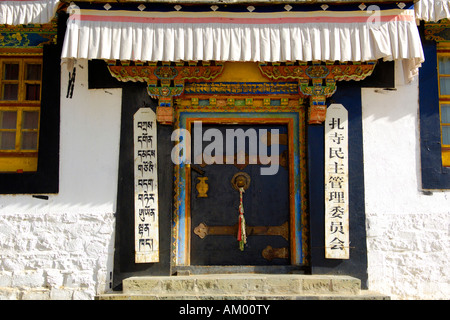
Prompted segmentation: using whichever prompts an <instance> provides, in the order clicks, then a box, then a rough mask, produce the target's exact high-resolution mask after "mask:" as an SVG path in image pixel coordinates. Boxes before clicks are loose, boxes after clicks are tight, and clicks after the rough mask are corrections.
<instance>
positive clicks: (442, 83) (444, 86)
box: [438, 51, 450, 167]
mask: <svg viewBox="0 0 450 320" xmlns="http://www.w3.org/2000/svg"><path fill="white" fill-rule="evenodd" d="M438 75H439V109H440V129H441V139H442V140H441V146H442V165H443V166H446V167H449V166H450V53H445V51H444V53H441V52H439V51H438Z"/></svg>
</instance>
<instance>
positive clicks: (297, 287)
mask: <svg viewBox="0 0 450 320" xmlns="http://www.w3.org/2000/svg"><path fill="white" fill-rule="evenodd" d="M97 299H99V300H144V299H145V300H180V299H182V300H244V299H245V300H267V299H270V300H277V299H280V300H321V299H327V300H329V299H341V300H343V299H354V300H360V299H364V300H367V299H377V300H379V299H388V297H386V296H383V295H379V294H376V293H373V292H369V291H366V290H364V291H362V290H361V281H360V280H359V279H357V278H354V277H350V276H334V275H333V276H331V275H305V274H242V273H240V274H208V275H188V276H155V277H131V278H127V279H124V280H123V291H122V292H115V293H108V294H103V295H101V296H98V297H97Z"/></svg>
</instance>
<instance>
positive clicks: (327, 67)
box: [259, 61, 376, 124]
mask: <svg viewBox="0 0 450 320" xmlns="http://www.w3.org/2000/svg"><path fill="white" fill-rule="evenodd" d="M375 65H376V61H370V62H353V63H334V62H333V63H321V62H313V63H312V65H308V64H307V63H306V62H300V63H298V62H296V63H272V64H264V63H261V64H259V69H260V70H261V73H262V74H263V75H264V76H265V77H267V78H269V79H271V80H275V81H281V80H296V81H297V82H298V87H299V92H300V94H301V95H302V96H304V97H309V104H310V106H309V110H308V122H309V123H310V124H320V123H322V122H323V121H325V117H326V110H327V106H326V99H327V98H329V97H331V96H332V95H333V94H334V93H335V92H336V89H337V87H336V81H342V80H357V81H359V80H363V79H365V78H366V77H368V76H370V75H371V74H372V72H373V69H374V68H375Z"/></svg>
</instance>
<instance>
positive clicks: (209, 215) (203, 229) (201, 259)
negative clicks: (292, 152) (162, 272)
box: [190, 125, 290, 265]
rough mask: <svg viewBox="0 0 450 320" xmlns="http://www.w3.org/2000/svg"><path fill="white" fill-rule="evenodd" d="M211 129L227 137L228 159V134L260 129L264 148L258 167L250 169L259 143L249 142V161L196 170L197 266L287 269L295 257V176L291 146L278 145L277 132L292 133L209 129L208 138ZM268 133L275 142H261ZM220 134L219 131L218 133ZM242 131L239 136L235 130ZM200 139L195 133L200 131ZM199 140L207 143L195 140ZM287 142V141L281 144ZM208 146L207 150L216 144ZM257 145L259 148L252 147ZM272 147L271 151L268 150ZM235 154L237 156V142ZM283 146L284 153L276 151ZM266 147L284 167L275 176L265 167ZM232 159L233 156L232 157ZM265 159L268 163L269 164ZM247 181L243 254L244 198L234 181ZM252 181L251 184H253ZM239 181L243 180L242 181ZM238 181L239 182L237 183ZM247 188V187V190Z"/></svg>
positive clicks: (194, 235) (194, 250) (194, 237)
mask: <svg viewBox="0 0 450 320" xmlns="http://www.w3.org/2000/svg"><path fill="white" fill-rule="evenodd" d="M209 129H216V130H219V131H220V132H221V133H222V136H223V138H224V139H225V140H224V141H223V155H227V152H226V144H227V143H230V141H226V138H227V137H228V136H227V131H226V130H227V129H229V130H236V129H242V130H243V131H244V132H246V133H248V132H249V131H247V130H255V132H256V135H257V139H258V143H257V145H258V146H257V148H256V152H257V154H256V155H254V154H253V156H256V157H254V158H252V159H257V160H256V161H257V164H250V163H249V162H250V160H249V159H250V158H251V156H252V153H254V150H252V148H251V147H250V146H253V147H254V141H253V142H252V141H251V140H250V139H249V138H247V139H246V140H245V155H246V159H247V160H246V161H245V163H244V164H242V163H241V164H239V163H237V157H236V154H235V155H234V156H235V159H234V161H233V164H226V163H225V162H226V159H224V161H223V162H224V164H209V165H206V164H205V163H203V164H197V165H192V167H191V204H190V205H191V250H190V251H191V257H190V259H191V265H286V264H290V253H289V216H290V214H289V212H290V211H289V172H288V165H287V161H288V156H287V154H288V152H287V145H286V143H282V142H281V143H279V144H277V145H274V144H273V140H275V139H273V133H274V132H275V131H273V129H276V130H278V133H279V134H281V135H284V136H286V135H287V128H286V127H285V126H279V125H261V126H246V125H203V126H202V136H204V134H205V133H206V131H207V130H209ZM264 130H266V132H269V135H270V133H272V139H269V140H272V144H271V143H262V144H261V143H260V142H259V139H264V137H263V135H264V133H265V131H264ZM216 132H217V131H216ZM235 132H236V131H235ZM194 134H195V132H194ZM193 138H194V139H192V140H193V141H195V140H196V141H199V140H201V139H195V137H193ZM280 141H281V140H280ZM210 143H211V142H210V141H204V142H203V147H202V150H205V148H206V147H207V146H208V145H210ZM252 143H253V144H252ZM267 144H269V146H267ZM234 145H235V148H234V153H237V152H238V150H237V140H235V143H234ZM276 146H278V152H277V151H276V149H277V148H276ZM261 148H266V150H267V151H268V155H269V156H270V157H271V159H276V161H278V162H279V166H278V170H277V171H276V173H275V174H272V175H264V174H262V172H261V168H268V167H269V165H268V164H262V163H261V161H262V160H261V157H259V156H260V155H261V154H264V152H262V150H261ZM227 156H228V157H229V156H230V155H229V154H228V155H227ZM263 160H264V159H263ZM237 176H242V177H245V179H247V180H250V181H249V183H248V181H247V182H246V183H248V188H247V189H246V190H245V193H243V197H242V198H243V199H242V200H243V208H244V217H245V222H246V235H247V243H246V244H245V245H244V248H243V250H241V249H240V247H239V242H238V240H237V233H238V218H239V204H240V193H239V191H238V190H237V189H235V188H234V187H233V185H232V180H233V177H234V178H235V180H236V177H237ZM248 178H249V179H248ZM238 180H239V179H238ZM235 182H236V181H235ZM246 187H247V186H246Z"/></svg>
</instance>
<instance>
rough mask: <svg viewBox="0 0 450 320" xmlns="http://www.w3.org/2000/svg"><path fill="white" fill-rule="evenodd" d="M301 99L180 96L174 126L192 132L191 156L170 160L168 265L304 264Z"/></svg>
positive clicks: (304, 214)
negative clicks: (171, 201)
mask: <svg viewBox="0 0 450 320" xmlns="http://www.w3.org/2000/svg"><path fill="white" fill-rule="evenodd" d="M245 102H246V103H247V105H246V104H245ZM301 102H302V100H301V99H299V97H298V96H297V97H296V96H293V97H292V99H290V98H286V100H285V101H284V102H283V105H281V99H278V98H277V97H273V98H263V97H258V96H253V97H251V98H250V97H247V98H244V99H241V98H239V99H238V97H234V98H230V97H223V98H222V97H214V98H211V97H209V98H207V99H206V97H205V99H198V98H195V99H193V98H191V99H181V100H179V102H178V105H177V106H176V108H175V110H176V112H175V127H176V128H178V129H184V130H186V131H187V132H189V133H190V139H191V141H190V144H189V145H190V150H188V152H189V154H191V159H190V163H180V164H179V165H177V166H175V198H174V201H175V211H174V215H173V218H174V221H173V229H172V235H173V242H172V243H173V244H172V248H173V251H172V252H173V253H174V254H173V256H172V267H173V270H180V269H184V267H188V268H189V269H190V270H192V269H193V268H198V269H199V270H212V269H211V267H212V266H218V267H221V268H219V269H220V270H222V271H223V270H224V269H223V267H224V266H234V268H232V267H231V269H230V270H237V269H236V267H238V266H239V267H242V266H255V267H258V266H259V267H262V268H264V267H270V268H271V269H270V270H271V272H272V271H273V267H276V266H279V267H283V266H284V267H289V266H305V265H307V256H308V238H307V232H308V231H307V230H308V218H307V204H306V179H305V177H306V166H305V159H306V158H305V143H304V142H305V112H304V110H305V107H304V105H303V104H302V103H301ZM240 208H241V209H240ZM242 217H243V218H244V221H242V220H241V218H242ZM205 267H208V269H204V268H205ZM238 269H239V268H238ZM267 270H269V269H267ZM206 272H209V271H206ZM231 272H233V271H231Z"/></svg>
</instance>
